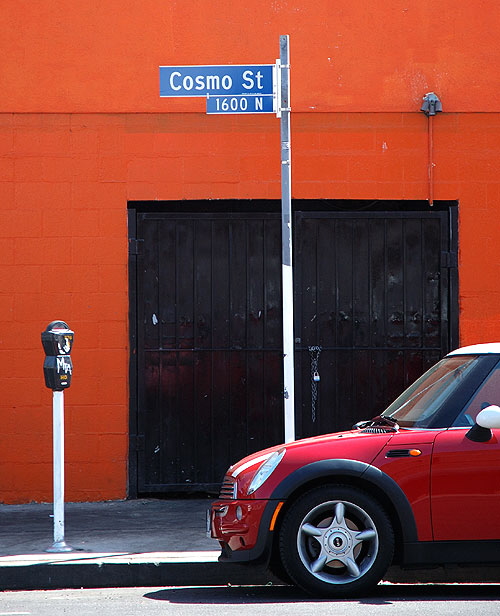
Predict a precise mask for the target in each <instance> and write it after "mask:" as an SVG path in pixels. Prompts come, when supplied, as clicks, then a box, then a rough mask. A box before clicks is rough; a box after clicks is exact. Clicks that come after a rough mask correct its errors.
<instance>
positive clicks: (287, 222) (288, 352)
mask: <svg viewBox="0 0 500 616" xmlns="http://www.w3.org/2000/svg"><path fill="white" fill-rule="evenodd" d="M279 71H280V80H279V81H280V92H279V97H280V110H279V111H280V134H281V242H282V287H283V289H282V293H283V383H284V392H283V393H284V402H285V417H284V420H285V421H284V423H285V442H286V443H289V442H290V441H293V440H295V384H294V378H295V376H294V375H295V370H294V336H293V266H292V198H291V180H292V161H291V144H290V110H291V109H290V51H289V36H288V35H282V36H280V62H279Z"/></svg>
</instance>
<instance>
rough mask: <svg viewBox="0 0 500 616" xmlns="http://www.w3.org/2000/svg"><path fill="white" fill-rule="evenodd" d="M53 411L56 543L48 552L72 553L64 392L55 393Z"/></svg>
mask: <svg viewBox="0 0 500 616" xmlns="http://www.w3.org/2000/svg"><path fill="white" fill-rule="evenodd" d="M52 411H53V421H52V424H53V435H52V441H53V457H54V461H53V463H54V470H53V475H54V543H53V544H52V546H51V547H50V548H48V549H47V552H71V551H72V550H73V548H71V547H70V546H69V545H67V543H66V542H65V541H64V392H62V391H54V392H53V398H52Z"/></svg>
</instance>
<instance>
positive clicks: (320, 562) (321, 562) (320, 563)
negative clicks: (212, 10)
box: [311, 554, 328, 573]
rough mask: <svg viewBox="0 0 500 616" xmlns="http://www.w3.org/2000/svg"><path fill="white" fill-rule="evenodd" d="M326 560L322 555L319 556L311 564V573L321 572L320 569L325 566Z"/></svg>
mask: <svg viewBox="0 0 500 616" xmlns="http://www.w3.org/2000/svg"><path fill="white" fill-rule="evenodd" d="M327 560H328V559H327V557H326V556H325V555H324V554H323V555H321V556H320V557H319V558H318V559H317V560H315V561H314V562H313V563H311V571H312V572H313V573H318V571H321V569H323V567H324V566H325V565H326V561H327Z"/></svg>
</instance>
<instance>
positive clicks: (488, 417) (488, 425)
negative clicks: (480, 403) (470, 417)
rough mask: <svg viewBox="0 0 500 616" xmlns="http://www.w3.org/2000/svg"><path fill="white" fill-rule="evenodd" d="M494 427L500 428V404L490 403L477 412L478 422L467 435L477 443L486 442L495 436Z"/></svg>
mask: <svg viewBox="0 0 500 616" xmlns="http://www.w3.org/2000/svg"><path fill="white" fill-rule="evenodd" d="M492 428H496V429H499V428H500V406H497V405H496V404H490V406H487V407H486V408H485V409H483V410H482V411H480V412H479V413H478V414H477V417H476V423H475V424H474V425H473V426H472V428H471V429H470V430H469V431H468V432H467V434H466V436H467V438H468V439H469V440H470V441H474V442H475V443H486V442H487V441H489V440H490V438H491V437H492V436H493V434H492V432H491V430H492Z"/></svg>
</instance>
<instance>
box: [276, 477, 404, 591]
mask: <svg viewBox="0 0 500 616" xmlns="http://www.w3.org/2000/svg"><path fill="white" fill-rule="evenodd" d="M279 546H280V557H281V561H282V563H283V566H284V567H285V569H286V571H287V573H288V575H289V576H290V578H291V579H292V580H293V581H294V582H295V584H297V586H300V587H301V588H303V589H304V590H305V591H307V592H309V593H311V594H313V595H322V596H328V597H346V596H354V595H359V594H364V593H366V592H368V591H369V590H371V589H372V588H373V587H374V586H375V585H376V584H377V583H378V582H379V581H380V580H381V579H382V576H383V575H384V574H385V572H386V571H387V568H388V567H389V565H390V564H391V561H392V557H393V553H394V532H393V529H392V525H391V522H390V520H389V518H388V516H387V514H386V512H385V511H384V509H383V508H382V507H381V506H380V504H379V503H378V502H377V501H376V500H375V499H374V498H372V497H371V496H370V495H369V494H366V493H365V492H363V491H361V490H358V489H357V488H353V487H351V486H345V485H328V486H323V487H320V488H316V489H314V490H311V491H310V492H307V493H305V494H303V495H302V496H301V497H300V498H299V499H298V500H297V501H295V502H294V503H293V504H292V505H291V507H290V509H289V510H288V512H287V514H286V515H285V518H284V520H283V524H282V526H281V530H280V540H279Z"/></svg>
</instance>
